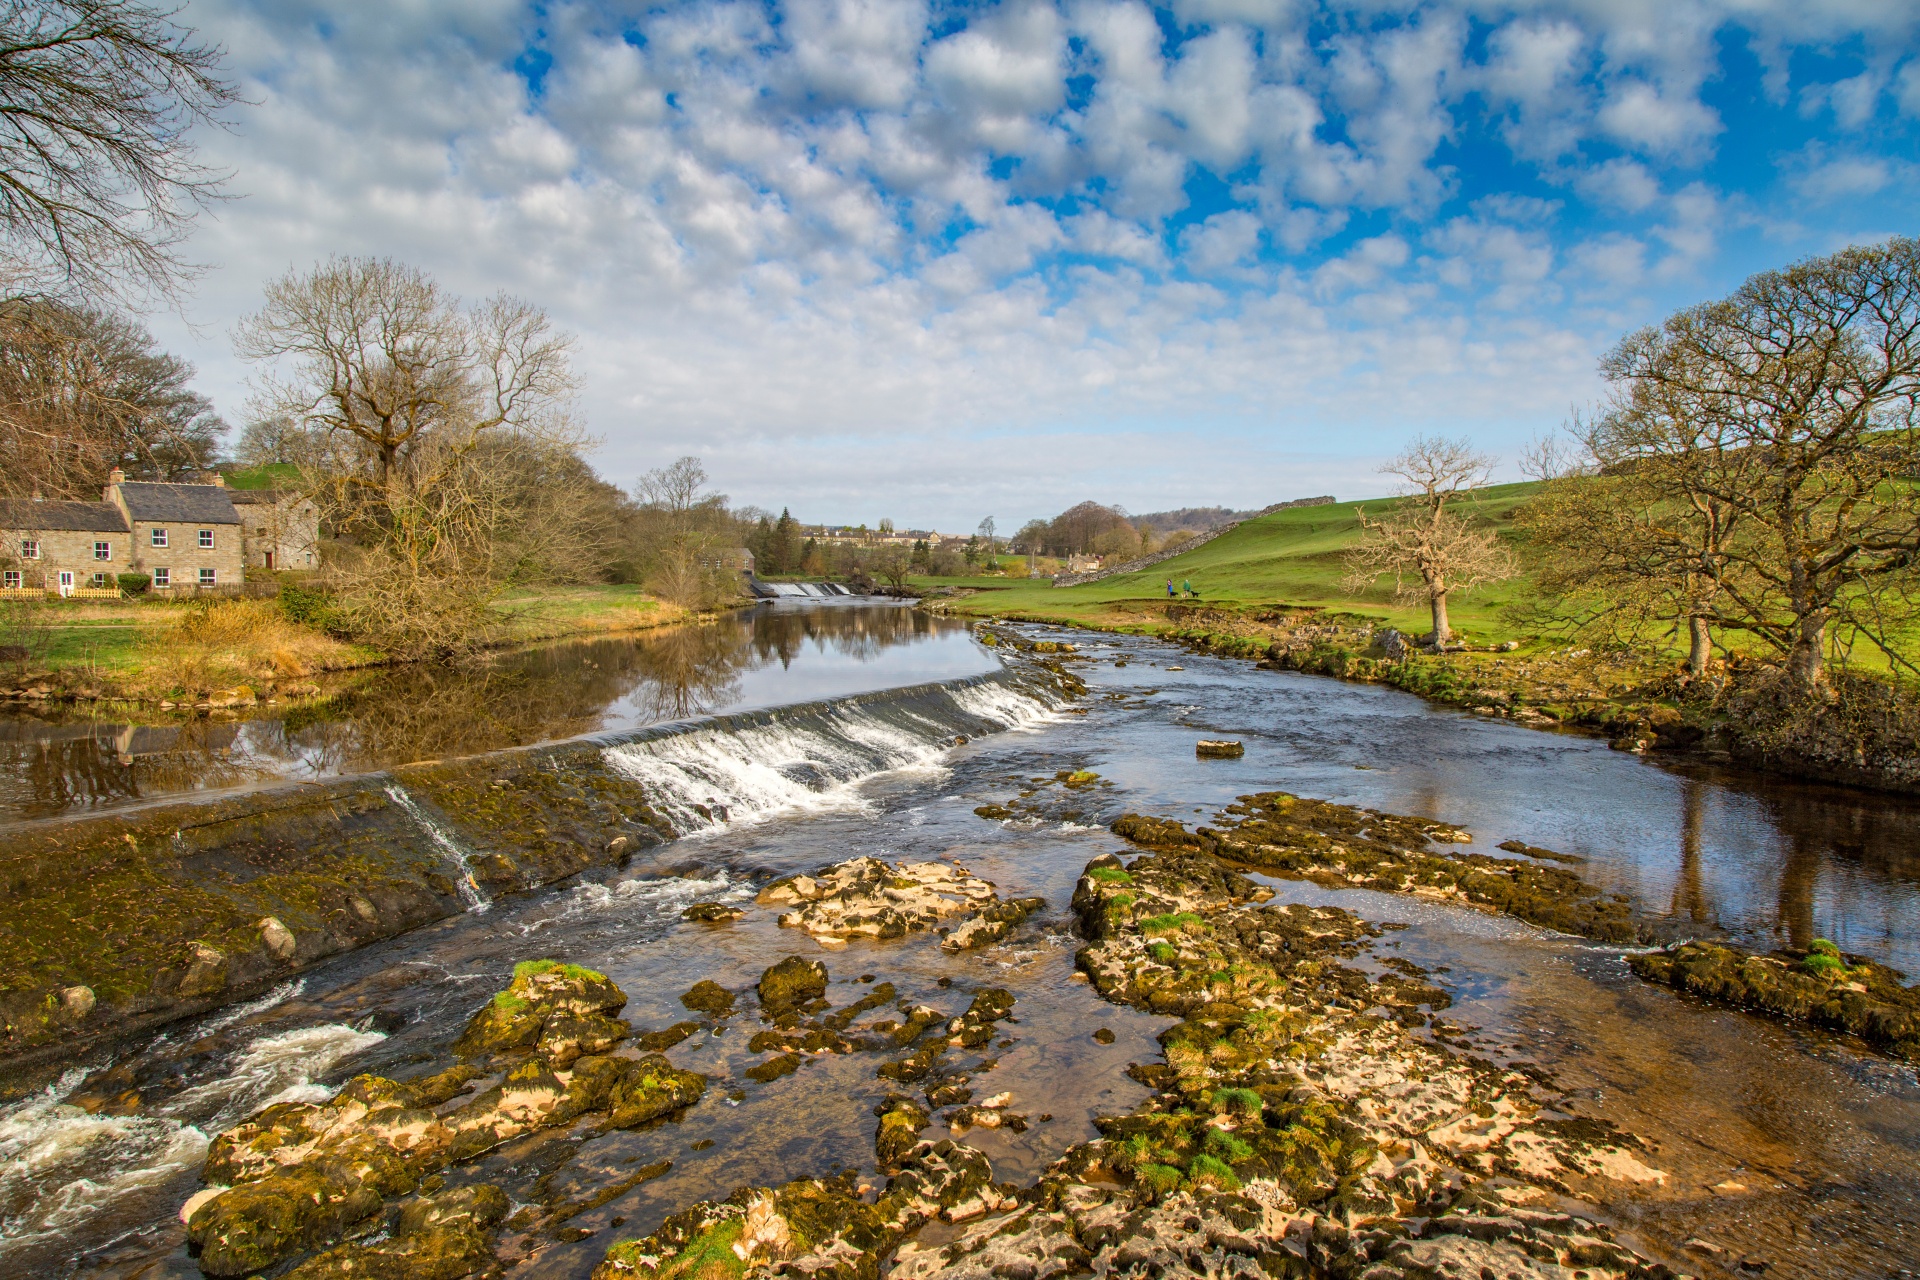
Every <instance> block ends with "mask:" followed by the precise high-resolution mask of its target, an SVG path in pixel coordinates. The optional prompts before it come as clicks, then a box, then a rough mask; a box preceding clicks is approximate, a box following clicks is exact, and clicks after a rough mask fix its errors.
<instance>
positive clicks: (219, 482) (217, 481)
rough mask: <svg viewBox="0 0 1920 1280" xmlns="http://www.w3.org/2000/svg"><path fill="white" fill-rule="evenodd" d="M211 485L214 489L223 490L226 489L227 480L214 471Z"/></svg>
mask: <svg viewBox="0 0 1920 1280" xmlns="http://www.w3.org/2000/svg"><path fill="white" fill-rule="evenodd" d="M213 484H214V487H215V488H216V489H224V488H226V487H227V478H226V477H225V476H224V475H221V474H220V473H219V472H218V471H216V472H214V473H213Z"/></svg>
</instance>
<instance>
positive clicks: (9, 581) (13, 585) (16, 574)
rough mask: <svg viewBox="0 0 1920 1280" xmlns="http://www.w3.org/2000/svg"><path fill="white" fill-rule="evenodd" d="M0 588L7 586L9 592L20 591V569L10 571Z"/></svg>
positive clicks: (0, 582)
mask: <svg viewBox="0 0 1920 1280" xmlns="http://www.w3.org/2000/svg"><path fill="white" fill-rule="evenodd" d="M0 586H5V587H6V589H7V590H9V591H18V590H19V589H20V571H19V570H18V569H8V570H7V571H6V577H5V579H4V580H0Z"/></svg>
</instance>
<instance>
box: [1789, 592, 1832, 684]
mask: <svg viewBox="0 0 1920 1280" xmlns="http://www.w3.org/2000/svg"><path fill="white" fill-rule="evenodd" d="M1826 641H1827V611H1826V610H1825V609H1818V610H1815V611H1814V612H1812V613H1807V614H1802V615H1801V617H1800V629H1799V634H1798V635H1796V636H1795V637H1794V639H1793V648H1791V649H1789V650H1788V651H1787V671H1788V672H1789V673H1790V674H1791V675H1792V676H1793V682H1794V684H1796V685H1798V686H1799V687H1800V690H1801V692H1803V693H1812V692H1814V691H1816V690H1818V689H1820V688H1822V687H1823V686H1825V684H1826V682H1827V673H1826V670H1825V668H1824V667H1823V666H1822V665H1821V658H1822V657H1823V656H1824V654H1825V651H1826V647H1827V644H1826Z"/></svg>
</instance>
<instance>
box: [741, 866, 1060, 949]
mask: <svg viewBox="0 0 1920 1280" xmlns="http://www.w3.org/2000/svg"><path fill="white" fill-rule="evenodd" d="M759 901H760V902H761V903H763V904H767V905H772V906H781V905H787V904H792V906H793V908H794V909H793V910H791V911H788V912H785V913H784V914H782V915H781V917H780V923H781V925H782V926H783V927H786V928H790V929H804V930H805V931H806V932H807V933H809V934H811V935H812V936H813V938H814V940H815V941H816V942H819V943H820V944H821V945H822V946H825V947H839V946H845V945H846V940H847V939H848V938H853V937H869V938H903V937H905V936H906V935H907V934H909V933H917V932H920V931H921V930H925V929H934V928H942V927H943V924H944V922H946V921H950V920H952V921H957V922H958V923H956V924H954V925H953V926H951V927H950V928H946V930H945V932H946V933H947V938H946V941H945V942H943V943H942V944H941V946H942V947H944V948H945V949H946V950H948V951H964V950H967V949H969V948H972V947H982V946H985V945H987V944H988V943H990V942H994V941H997V940H998V939H1000V938H1002V937H1005V936H1006V934H1007V933H1008V932H1009V931H1010V930H1011V929H1012V928H1013V926H1014V925H1016V924H1018V923H1019V922H1020V921H1021V920H1023V919H1025V918H1026V917H1027V916H1029V915H1031V914H1032V913H1033V912H1035V911H1037V910H1039V909H1040V908H1042V907H1044V906H1046V905H1047V902H1046V899H1045V898H1011V899H1002V898H1001V897H1000V893H999V890H998V889H996V888H995V886H994V885H993V883H992V882H991V881H988V880H982V879H981V878H980V877H979V876H976V875H974V874H973V873H972V872H971V871H968V870H967V869H966V868H965V867H963V866H960V865H959V864H958V863H952V864H949V863H945V862H897V863H886V862H882V861H880V859H878V858H850V859H848V860H847V861H845V862H840V863H835V864H834V865H832V866H830V867H825V868H822V869H821V870H820V871H819V872H817V873H815V874H814V875H810V876H805V875H802V876H788V877H787V878H786V879H784V880H776V881H774V882H773V883H772V884H770V885H768V886H767V887H766V888H765V889H762V890H761V891H760V897H759Z"/></svg>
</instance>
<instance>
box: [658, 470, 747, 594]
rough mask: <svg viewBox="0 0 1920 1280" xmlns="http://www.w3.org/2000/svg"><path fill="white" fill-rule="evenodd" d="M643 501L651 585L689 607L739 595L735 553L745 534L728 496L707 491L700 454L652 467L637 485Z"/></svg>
mask: <svg viewBox="0 0 1920 1280" xmlns="http://www.w3.org/2000/svg"><path fill="white" fill-rule="evenodd" d="M634 496H635V497H637V498H638V499H639V500H640V514H639V520H638V527H637V538H638V542H639V547H638V551H639V557H640V560H641V565H642V571H643V575H644V577H643V580H644V581H645V583H646V585H647V588H648V589H649V590H650V591H652V592H653V593H654V594H656V595H658V596H660V597H662V598H663V599H667V600H671V601H673V602H674V603H675V604H679V605H683V606H685V607H687V608H689V609H706V608H711V607H713V606H714V605H717V604H720V603H722V602H724V601H727V600H731V599H734V598H736V597H738V596H739V594H740V579H739V566H738V564H737V563H736V561H735V555H736V552H737V551H738V549H739V547H740V546H741V545H742V543H743V541H744V538H743V535H742V530H741V528H740V521H739V520H737V519H736V518H735V516H734V515H733V513H731V512H730V511H728V509H727V497H726V495H725V494H722V493H710V492H708V491H707V472H706V468H705V467H702V466H701V465H700V459H698V458H680V459H677V460H676V461H674V462H673V464H672V465H670V466H666V467H661V468H659V469H657V470H654V471H649V472H647V473H646V474H645V475H643V476H641V477H640V479H639V481H638V482H637V483H636V484H635V485H634Z"/></svg>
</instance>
